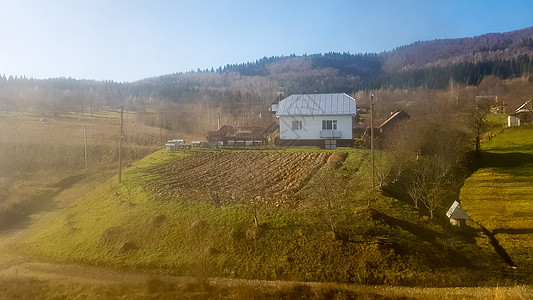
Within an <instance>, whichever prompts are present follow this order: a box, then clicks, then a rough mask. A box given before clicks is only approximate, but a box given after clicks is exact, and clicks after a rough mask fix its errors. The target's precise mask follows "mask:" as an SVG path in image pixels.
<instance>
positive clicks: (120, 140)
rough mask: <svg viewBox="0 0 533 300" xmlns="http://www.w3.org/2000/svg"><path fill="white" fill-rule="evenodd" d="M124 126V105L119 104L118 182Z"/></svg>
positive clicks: (120, 176)
mask: <svg viewBox="0 0 533 300" xmlns="http://www.w3.org/2000/svg"><path fill="white" fill-rule="evenodd" d="M123 128H124V105H121V106H120V135H119V138H118V183H121V182H122V132H123Z"/></svg>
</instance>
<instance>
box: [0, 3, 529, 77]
mask: <svg viewBox="0 0 533 300" xmlns="http://www.w3.org/2000/svg"><path fill="white" fill-rule="evenodd" d="M531 11H533V2H531V1H527V0H513V1H481V0H475V1H461V0H454V1H437V0H428V1H424V0H414V1H384V0H379V1H360V0H358V1H338V0H337V1H279V0H273V1H237V0H231V1H150V2H146V1H112V2H109V1H103V0H97V1H88V0H83V1H64V0H52V1H45V2H43V1H33V0H22V1H3V2H2V3H1V4H0V27H1V28H2V35H1V36H0V44H1V45H2V47H1V49H0V72H1V73H3V74H5V75H6V76H10V75H13V76H26V77H28V78H29V77H34V78H41V79H44V78H50V77H73V78H77V79H96V80H113V81H118V82H122V81H135V80H140V79H143V78H147V77H152V76H158V75H164V74H171V73H175V72H186V71H189V70H197V69H202V70H204V69H211V68H212V67H213V68H215V69H217V68H218V67H220V66H224V65H226V64H239V63H243V62H248V61H255V60H256V59H259V58H261V57H264V56H267V57H270V56H281V55H290V54H293V53H294V54H296V55H302V54H306V53H307V54H312V53H327V52H331V51H335V52H350V53H379V52H382V51H390V50H392V49H394V48H395V47H398V46H402V45H406V44H411V43H413V42H415V41H419V40H433V39H445V38H459V37H468V36H476V35H480V34H484V33H488V32H506V31H512V30H516V29H521V28H525V27H529V26H532V25H533V22H532V21H531Z"/></svg>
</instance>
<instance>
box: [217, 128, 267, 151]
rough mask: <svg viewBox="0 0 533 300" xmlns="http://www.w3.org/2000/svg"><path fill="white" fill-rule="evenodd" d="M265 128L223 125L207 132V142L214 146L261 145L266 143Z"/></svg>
mask: <svg viewBox="0 0 533 300" xmlns="http://www.w3.org/2000/svg"><path fill="white" fill-rule="evenodd" d="M265 135H266V130H265V128H263V127H259V126H248V127H237V128H234V127H233V126H229V125H224V126H222V127H220V129H219V130H217V131H209V132H208V133H207V142H208V143H209V144H210V145H215V146H263V145H266V144H267V140H266V138H265Z"/></svg>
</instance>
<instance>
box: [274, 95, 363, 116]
mask: <svg viewBox="0 0 533 300" xmlns="http://www.w3.org/2000/svg"><path fill="white" fill-rule="evenodd" d="M331 115H355V99H354V98H352V97H350V96H348V95H346V94H344V93H338V94H297V95H291V96H289V97H287V98H285V99H283V100H281V101H280V102H279V104H278V109H277V111H276V116H278V117H279V116H331Z"/></svg>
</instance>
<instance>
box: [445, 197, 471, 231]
mask: <svg viewBox="0 0 533 300" xmlns="http://www.w3.org/2000/svg"><path fill="white" fill-rule="evenodd" d="M446 216H447V217H448V218H450V223H451V224H452V225H455V226H459V227H461V226H464V225H465V221H466V220H470V217H469V216H468V214H467V213H466V211H465V210H464V209H463V208H462V207H461V204H459V202H458V201H454V202H453V204H452V206H450V209H448V212H447V213H446Z"/></svg>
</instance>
